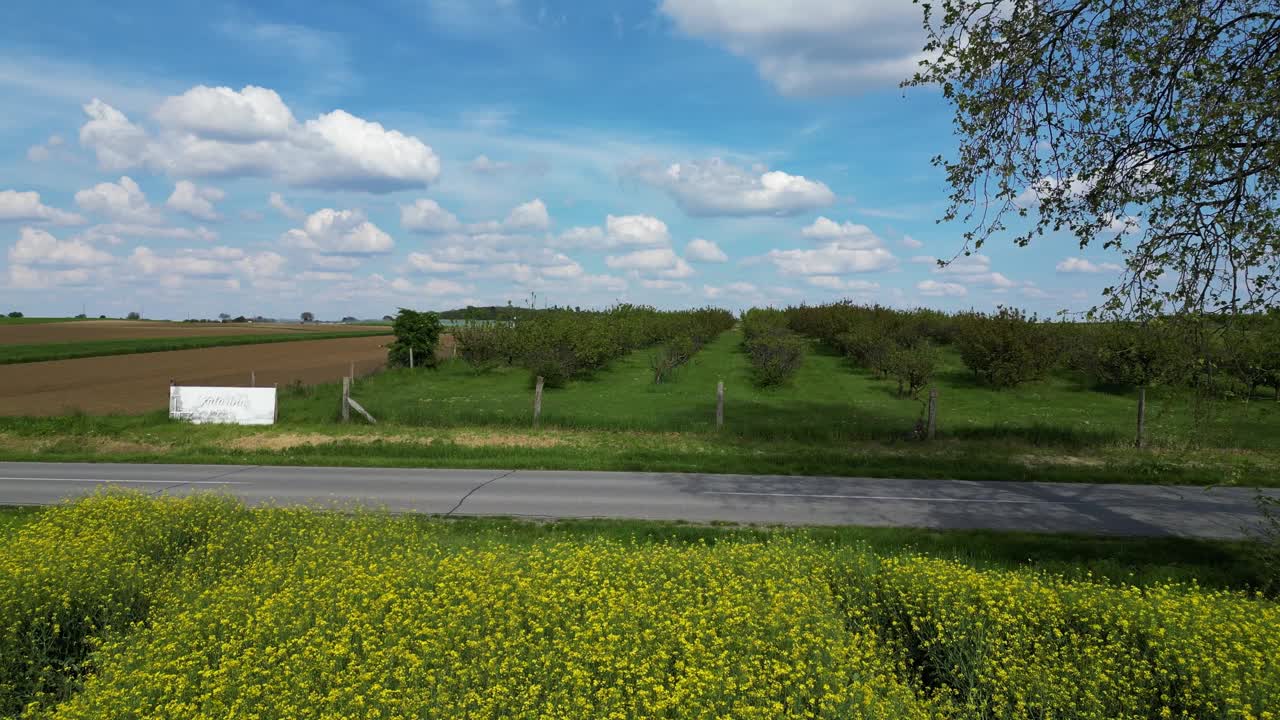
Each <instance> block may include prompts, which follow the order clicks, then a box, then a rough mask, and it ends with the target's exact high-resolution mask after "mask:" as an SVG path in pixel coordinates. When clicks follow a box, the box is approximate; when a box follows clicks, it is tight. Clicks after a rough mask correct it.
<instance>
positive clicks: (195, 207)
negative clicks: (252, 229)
mask: <svg viewBox="0 0 1280 720" xmlns="http://www.w3.org/2000/svg"><path fill="white" fill-rule="evenodd" d="M224 197H226V193H224V192H222V191H221V190H219V189H218V188H214V187H199V186H198V185H196V184H195V183H193V182H191V181H190V180H179V181H178V182H177V184H176V185H174V186H173V194H172V195H170V196H169V200H168V201H167V202H166V203H165V205H166V206H168V207H169V208H170V209H173V210H177V211H178V212H180V213H185V214H187V215H190V216H191V217H193V218H196V219H198V220H218V219H219V217H220V216H219V215H218V211H217V210H215V209H214V207H213V204H214V203H215V202H218V201H219V200H222V199H223V198H224Z"/></svg>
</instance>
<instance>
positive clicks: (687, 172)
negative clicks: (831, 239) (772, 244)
mask: <svg viewBox="0 0 1280 720" xmlns="http://www.w3.org/2000/svg"><path fill="white" fill-rule="evenodd" d="M630 172H631V173H632V174H634V175H635V176H637V177H638V178H640V179H641V180H642V181H644V182H646V183H648V184H650V185H654V186H656V187H660V188H662V189H664V190H666V192H667V194H668V195H670V196H671V197H672V199H674V200H675V201H676V203H677V204H678V205H680V207H681V208H682V209H683V210H684V211H685V212H687V213H689V214H690V215H696V216H747V215H794V214H796V213H801V212H805V211H807V210H813V209H815V208H820V207H825V206H827V205H830V204H831V203H833V202H835V199H836V196H835V193H833V192H831V188H829V187H827V186H826V185H825V184H823V183H821V182H819V181H817V180H810V179H808V178H806V177H804V176H802V175H789V174H787V173H785V172H782V171H779V170H772V171H770V170H765V169H763V168H759V167H757V168H753V169H751V170H747V169H744V168H740V167H738V166H737V165H734V164H732V163H729V162H726V161H724V160H722V159H720V158H711V159H709V160H695V161H692V162H687V163H674V164H672V165H669V166H668V167H667V168H666V169H665V170H660V171H659V170H656V169H654V168H648V167H641V168H638V169H633V170H632V171H630Z"/></svg>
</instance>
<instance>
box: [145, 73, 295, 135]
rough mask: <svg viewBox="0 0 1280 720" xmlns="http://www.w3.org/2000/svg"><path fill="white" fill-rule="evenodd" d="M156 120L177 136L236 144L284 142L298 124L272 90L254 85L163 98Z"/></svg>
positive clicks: (197, 90)
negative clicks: (187, 134)
mask: <svg viewBox="0 0 1280 720" xmlns="http://www.w3.org/2000/svg"><path fill="white" fill-rule="evenodd" d="M155 118H156V120H157V121H158V122H159V123H160V124H161V125H163V126H165V127H166V128H170V129H173V130H176V131H179V132H185V133H191V134H194V135H203V136H205V137H209V138H213V139H217V140H231V141H236V142H246V141H253V140H269V139H279V138H283V137H285V136H286V135H287V134H288V133H289V131H290V130H292V129H293V128H294V126H295V125H296V124H297V123H296V121H295V120H294V119H293V113H292V112H290V111H289V107H288V106H287V105H285V104H284V101H283V100H281V99H280V96H279V95H277V94H276V92H275V91H274V90H268V89H267V88H261V87H257V86H254V85H248V86H246V87H244V88H243V89H241V90H240V91H239V92H237V91H235V90H232V89H231V88H229V87H207V86H205V85H197V86H195V87H193V88H191V89H190V90H188V91H186V92H185V93H183V94H181V95H178V96H174V97H168V98H165V99H164V101H163V102H161V103H160V107H158V108H156V110H155Z"/></svg>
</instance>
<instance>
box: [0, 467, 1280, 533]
mask: <svg viewBox="0 0 1280 720" xmlns="http://www.w3.org/2000/svg"><path fill="white" fill-rule="evenodd" d="M104 485H111V486H118V487H129V488H135V489H138V490H141V491H144V492H148V493H153V494H157V495H158V494H169V495H186V494H190V493H193V492H201V491H205V492H208V491H219V492H226V493H230V494H232V495H234V496H236V497H239V498H241V499H243V500H244V501H246V502H248V503H250V504H257V503H268V502H271V503H276V504H287V505H297V504H305V505H311V506H320V507H325V506H332V505H335V504H336V505H350V504H352V503H356V504H361V505H369V506H374V507H382V508H386V509H388V510H393V511H417V512H423V513H434V514H441V515H446V514H448V515H505V516H523V517H537V518H586V517H610V518H634V519H653V520H688V521H694V522H710V521H731V522H740V523H780V524H787V525H872V526H898V527H923V528H938V529H951V528H986V529H993V530H1030V531H1042V532H1080V533H1093V534H1109V535H1181V536H1187V537H1204V538H1234V537H1241V536H1242V535H1244V534H1245V532H1246V528H1247V527H1249V526H1250V525H1252V524H1254V523H1256V522H1257V521H1258V519H1259V518H1258V514H1257V507H1256V504H1255V502H1254V498H1255V497H1256V495H1257V492H1258V491H1256V490H1253V489H1249V488H1224V487H1218V488H1202V487H1170V486H1154V485H1088V484H1080V483H1023V482H969V481H960V480H889V479H872V478H836V477H787V476H771V475H703V474H686V473H630V472H627V473H618V472H571V471H532V470H516V471H512V470H421V469H412V470H411V469H381V468H378V469H374V468H326V467H265V466H247V465H123V464H120V465H117V464H80V463H0V504H3V505H35V504H50V503H55V502H58V501H59V500H61V499H63V498H68V497H75V496H78V495H84V494H86V493H91V492H94V491H95V490H97V489H98V488H99V487H102V486H104ZM1266 492H1268V493H1269V494H1271V495H1273V496H1280V492H1278V491H1275V490H1270V491H1266Z"/></svg>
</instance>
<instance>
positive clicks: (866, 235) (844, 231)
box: [800, 217, 884, 249]
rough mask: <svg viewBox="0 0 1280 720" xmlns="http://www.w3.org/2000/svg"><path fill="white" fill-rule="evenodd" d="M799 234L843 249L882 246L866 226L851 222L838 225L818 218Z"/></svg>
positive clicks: (827, 219) (829, 220)
mask: <svg viewBox="0 0 1280 720" xmlns="http://www.w3.org/2000/svg"><path fill="white" fill-rule="evenodd" d="M800 232H801V234H802V235H804V236H805V237H807V238H809V239H811V240H819V241H824V242H834V243H838V244H839V245H840V246H841V247H844V248H852V249H864V248H874V247H881V246H882V245H883V244H884V243H882V242H881V241H880V238H879V237H877V236H876V234H875V233H874V232H872V231H871V228H869V227H867V226H866V225H857V224H855V223H851V222H844V223H838V222H836V221H835V220H831V219H829V218H825V217H819V218H818V219H817V220H814V221H813V224H812V225H809V226H808V227H806V228H804V229H803V230H801V231H800Z"/></svg>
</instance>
